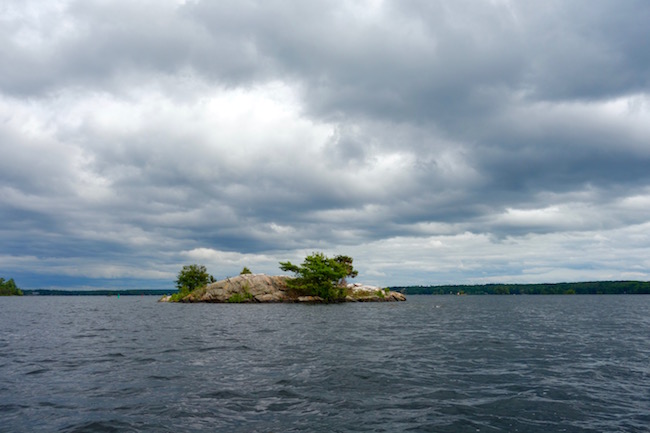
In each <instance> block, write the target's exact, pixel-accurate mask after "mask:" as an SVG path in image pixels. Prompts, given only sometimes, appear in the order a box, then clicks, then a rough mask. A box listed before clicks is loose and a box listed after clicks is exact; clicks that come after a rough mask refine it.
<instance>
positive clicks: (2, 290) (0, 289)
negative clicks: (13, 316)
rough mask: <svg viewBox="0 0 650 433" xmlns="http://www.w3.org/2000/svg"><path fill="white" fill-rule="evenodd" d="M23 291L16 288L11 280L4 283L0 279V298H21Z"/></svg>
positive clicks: (3, 280) (2, 279)
mask: <svg viewBox="0 0 650 433" xmlns="http://www.w3.org/2000/svg"><path fill="white" fill-rule="evenodd" d="M22 295H23V291H22V290H20V289H19V288H18V286H16V282H15V281H14V279H13V278H11V279H9V281H5V279H4V278H0V296H22Z"/></svg>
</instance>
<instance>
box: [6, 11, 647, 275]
mask: <svg viewBox="0 0 650 433" xmlns="http://www.w3.org/2000/svg"><path fill="white" fill-rule="evenodd" d="M0 8H2V9H1V12H2V13H0V21H2V25H0V54H1V55H2V57H3V59H5V61H4V64H5V65H7V66H5V67H3V68H0V125H2V126H1V127H0V152H1V154H2V158H0V218H2V221H3V225H2V228H0V258H1V259H0V272H1V273H2V275H4V274H7V277H10V276H16V275H19V276H22V277H23V278H25V279H26V280H27V281H29V284H30V285H34V286H51V285H52V284H54V285H56V284H66V285H70V286H75V285H79V286H84V287H85V286H89V285H90V286H92V285H93V284H95V283H97V285H98V286H100V285H101V286H102V287H105V286H107V285H108V286H110V284H111V281H114V282H115V284H120V285H124V284H128V282H127V281H134V280H138V281H139V283H138V284H141V283H142V284H144V285H146V284H148V283H146V282H147V281H148V282H149V284H150V285H151V286H155V287H161V286H166V285H168V286H171V281H172V280H173V278H174V276H175V274H176V272H177V269H180V267H181V266H182V265H183V264H186V262H187V261H205V262H206V263H205V264H206V265H207V264H210V266H209V270H210V271H211V272H212V273H213V274H215V276H226V275H233V274H234V273H236V272H238V271H239V270H240V269H241V268H242V267H243V266H248V267H251V268H252V269H253V268H256V269H253V270H254V271H259V272H268V273H275V272H278V269H277V262H278V261H280V260H287V259H289V260H293V261H300V260H301V257H302V256H304V255H305V254H308V253H310V252H312V251H321V250H322V251H326V252H328V253H331V254H335V253H345V254H349V255H352V256H353V257H354V258H355V262H357V263H358V266H359V268H360V270H362V273H361V276H360V277H361V278H363V279H368V280H373V282H375V283H377V284H383V285H390V284H402V283H407V282H408V283H413V284H416V283H422V284H431V283H438V282H445V283H454V282H457V283H462V282H474V281H499V280H501V281H506V280H508V281H531V282H535V281H557V280H570V279H597V278H614V279H619V278H639V279H647V278H648V273H647V271H646V270H644V268H643V266H644V263H643V261H642V260H639V259H638V257H643V256H647V252H648V251H647V249H648V244H647V243H645V244H644V242H645V240H647V239H646V238H645V237H644V236H643V235H642V234H641V231H640V228H645V227H646V226H647V224H648V217H647V212H645V208H646V207H647V206H645V205H646V203H647V202H648V200H649V197H650V176H649V175H648V170H647V167H648V166H650V148H649V147H648V146H647V143H648V142H649V139H650V128H649V127H648V125H650V102H649V101H650V96H649V95H650V92H649V91H648V78H647V77H648V76H650V75H649V74H648V66H649V64H650V60H649V56H648V54H647V53H646V51H647V50H645V47H644V46H643V43H642V41H645V40H647V39H648V37H649V36H650V34H649V33H650V30H648V28H647V26H646V25H645V23H646V22H647V21H648V20H647V18H648V15H649V14H650V7H648V6H647V5H646V4H645V2H640V1H639V2H631V3H626V4H625V5H621V4H618V3H614V2H600V3H598V4H594V3H593V2H585V1H576V2H572V3H571V4H566V3H565V2H559V1H551V2H546V3H544V4H543V5H540V4H537V3H534V2H526V1H525V2H510V1H489V2H481V3H476V2H471V1H454V2H448V1H436V2H430V1H426V2H425V1H414V2H409V3H404V2H396V1H388V0H384V1H380V0H368V1H363V2H349V1H343V0H340V1H339V0H328V1H322V2H311V3H304V4H303V3H300V4H298V5H296V4H295V3H290V2H284V1H279V0H277V1H266V2H256V1H252V2H218V3H215V2H205V1H200V0H196V1H177V2H166V3H163V4H161V3H159V2H151V1H137V2H127V1H117V2H103V1H48V2H40V1H25V2H10V3H8V4H6V5H3V6H1V7H0ZM596 240H597V242H596ZM626 244H628V245H634V248H632V249H630V250H629V251H628V250H626V249H625V248H624V247H623V245H626ZM576 251H579V252H580V255H582V258H576ZM521 258H526V260H525V261H521V260H520V259H521ZM251 265H252V266H251ZM645 269H647V267H646V268H645ZM39 275H41V276H42V277H40V278H39V277H38V276H39ZM74 278H78V280H75V279H74ZM141 280H142V281H141ZM17 281H19V279H17ZM53 281H54V283H52V282H53ZM143 281H144V283H143Z"/></svg>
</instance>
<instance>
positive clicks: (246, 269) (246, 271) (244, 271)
mask: <svg viewBox="0 0 650 433" xmlns="http://www.w3.org/2000/svg"><path fill="white" fill-rule="evenodd" d="M247 274H252V272H251V270H250V269H248V268H247V267H246V266H244V269H242V270H241V272H240V273H239V275H247Z"/></svg>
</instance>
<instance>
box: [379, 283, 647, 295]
mask: <svg viewBox="0 0 650 433" xmlns="http://www.w3.org/2000/svg"><path fill="white" fill-rule="evenodd" d="M391 290H394V291H396V292H401V293H403V294H405V295H650V281H588V282H578V283H546V284H459V285H439V286H401V287H391Z"/></svg>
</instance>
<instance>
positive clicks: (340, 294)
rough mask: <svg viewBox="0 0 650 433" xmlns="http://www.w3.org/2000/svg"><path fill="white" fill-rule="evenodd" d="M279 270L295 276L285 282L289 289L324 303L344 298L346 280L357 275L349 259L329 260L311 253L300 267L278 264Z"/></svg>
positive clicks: (343, 257)
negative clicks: (317, 298)
mask: <svg viewBox="0 0 650 433" xmlns="http://www.w3.org/2000/svg"><path fill="white" fill-rule="evenodd" d="M280 269H282V270H283V271H289V272H293V273H294V274H295V278H293V279H291V280H289V281H288V282H287V285H288V286H289V287H290V288H293V289H296V290H299V291H302V292H304V293H306V294H308V295H312V296H320V297H321V298H323V299H325V300H326V301H336V300H339V299H342V298H344V297H345V292H346V287H345V284H346V278H347V277H350V278H354V277H356V276H357V274H358V272H357V271H356V270H354V267H353V266H352V258H351V257H348V256H336V257H334V258H329V257H327V256H325V254H323V253H312V255H310V256H307V257H305V260H304V261H303V262H302V265H300V266H298V265H294V264H293V263H291V262H280Z"/></svg>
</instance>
